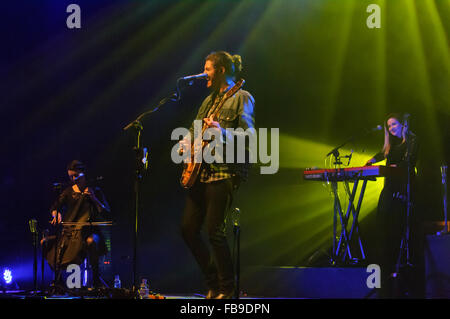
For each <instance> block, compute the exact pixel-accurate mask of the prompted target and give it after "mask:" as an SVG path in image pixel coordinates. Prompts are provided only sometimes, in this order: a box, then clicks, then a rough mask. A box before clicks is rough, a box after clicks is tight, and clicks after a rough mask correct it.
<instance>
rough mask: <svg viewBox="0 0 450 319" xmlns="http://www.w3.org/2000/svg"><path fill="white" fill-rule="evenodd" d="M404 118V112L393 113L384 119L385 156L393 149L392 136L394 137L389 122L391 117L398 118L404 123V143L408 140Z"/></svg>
mask: <svg viewBox="0 0 450 319" xmlns="http://www.w3.org/2000/svg"><path fill="white" fill-rule="evenodd" d="M403 118H404V116H403V115H402V114H399V113H391V114H389V115H388V116H387V117H386V119H385V121H384V146H383V153H384V157H385V158H386V157H387V155H388V154H389V151H390V150H391V145H392V138H393V135H392V134H391V133H389V129H388V124H387V122H388V121H389V119H396V120H397V121H398V122H399V123H400V124H401V125H402V143H405V141H406V136H405V133H406V132H405V123H404V120H403Z"/></svg>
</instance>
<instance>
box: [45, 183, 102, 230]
mask: <svg viewBox="0 0 450 319" xmlns="http://www.w3.org/2000/svg"><path fill="white" fill-rule="evenodd" d="M93 189H94V194H95V197H97V199H98V200H99V201H100V202H101V203H102V204H103V206H104V207H105V208H104V209H102V210H101V211H98V209H97V206H96V205H95V203H94V202H93V201H92V199H91V198H90V197H89V195H85V194H82V193H79V192H75V191H74V190H73V188H72V187H71V186H70V187H67V188H66V189H65V190H64V191H63V192H62V193H61V194H60V195H59V196H58V198H57V200H56V201H55V202H54V203H53V205H52V206H51V208H50V209H51V211H53V210H57V211H58V212H60V211H61V209H64V212H61V213H62V220H63V221H64V222H88V221H92V222H93V221H102V220H105V217H106V216H104V215H105V213H108V212H109V211H110V209H109V205H108V203H107V201H106V199H105V195H104V194H103V192H102V191H101V189H100V188H99V187H95V188H93Z"/></svg>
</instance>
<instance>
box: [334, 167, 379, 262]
mask: <svg viewBox="0 0 450 319" xmlns="http://www.w3.org/2000/svg"><path fill="white" fill-rule="evenodd" d="M358 175H359V174H358ZM358 175H356V176H355V177H354V179H353V182H354V184H353V189H352V191H351V192H350V186H349V180H344V181H343V182H344V188H345V191H346V193H347V194H348V196H349V203H348V206H347V211H346V214H345V216H344V215H343V211H342V206H341V203H340V199H339V195H338V191H337V189H338V184H337V183H338V181H337V180H332V181H331V187H332V192H333V195H334V215H333V254H332V263H333V265H337V264H341V263H342V264H348V263H354V261H355V259H354V258H353V257H354V256H353V255H352V249H351V244H350V243H351V240H352V238H356V240H357V242H358V246H359V252H360V255H361V261H364V260H365V259H366V255H365V253H364V248H363V245H362V242H361V236H360V234H359V222H358V217H359V212H360V210H361V204H362V200H363V198H364V192H365V190H366V186H367V181H368V180H369V178H361V177H360V176H358ZM371 179H372V180H373V178H371ZM360 180H363V183H362V187H361V192H360V194H359V198H358V203H357V206H356V209H355V205H354V202H355V197H356V192H357V190H358V184H359V181H360ZM337 216H339V218H340V222H341V235H340V237H339V240H338V239H337V236H336V233H337ZM350 217H353V220H352V224H351V227H350V229H349V230H348V226H349V221H350ZM355 236H356V237H355Z"/></svg>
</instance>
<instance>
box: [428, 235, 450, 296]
mask: <svg viewBox="0 0 450 319" xmlns="http://www.w3.org/2000/svg"><path fill="white" fill-rule="evenodd" d="M424 249H425V251H424V253H425V297H426V298H450V235H449V234H447V235H441V236H436V235H428V236H426V238H425V247H424Z"/></svg>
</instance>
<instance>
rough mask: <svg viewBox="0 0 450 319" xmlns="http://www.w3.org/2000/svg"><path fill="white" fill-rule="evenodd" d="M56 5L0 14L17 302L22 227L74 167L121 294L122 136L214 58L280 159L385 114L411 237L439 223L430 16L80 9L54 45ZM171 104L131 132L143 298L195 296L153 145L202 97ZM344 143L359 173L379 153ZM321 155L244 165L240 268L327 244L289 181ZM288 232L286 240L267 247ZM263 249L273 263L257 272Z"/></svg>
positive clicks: (6, 8) (439, 8)
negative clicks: (401, 148) (96, 216)
mask: <svg viewBox="0 0 450 319" xmlns="http://www.w3.org/2000/svg"><path fill="white" fill-rule="evenodd" d="M72 2H73V1H62V0H58V1H56V0H55V1H51V0H46V1H44V0H42V1H32V2H30V1H24V0H19V1H15V2H14V3H13V2H10V3H8V4H2V13H3V15H2V19H1V25H0V26H1V31H0V32H1V41H2V49H1V51H0V61H1V65H0V81H1V91H2V94H1V96H0V119H1V126H0V127H1V129H0V134H1V140H0V143H1V145H0V146H1V147H0V149H1V152H2V153H1V156H0V194H1V199H0V203H1V208H0V210H1V222H0V234H1V235H0V267H4V266H9V267H12V268H13V269H14V270H15V273H16V274H17V276H16V277H15V278H16V280H17V281H18V282H19V283H20V285H21V287H26V286H27V285H28V286H29V285H30V281H31V279H32V253H33V248H32V246H31V236H30V234H29V230H28V225H27V223H28V220H29V219H30V218H36V219H38V221H39V223H40V225H41V227H46V225H47V224H46V223H47V222H48V220H49V206H50V205H51V203H52V201H53V200H54V199H55V196H56V193H55V191H54V189H53V187H52V183H53V182H66V181H67V175H66V166H67V164H68V163H69V162H70V161H71V160H72V159H80V160H82V161H83V162H85V163H86V164H87V167H88V174H89V175H90V176H91V177H95V176H103V177H104V181H103V182H102V183H101V185H100V186H101V187H102V188H103V190H104V192H105V194H106V196H107V198H108V200H109V203H110V206H111V207H112V215H113V216H112V217H113V219H114V220H115V222H116V225H115V226H114V227H113V228H112V247H113V249H112V264H111V265H112V266H111V267H112V269H110V270H111V274H116V273H117V274H120V275H121V278H122V281H123V284H124V285H125V286H126V285H129V284H130V282H131V266H132V263H131V261H132V252H133V250H132V247H133V246H132V244H133V230H134V228H133V227H134V215H133V179H134V153H133V149H132V147H133V145H134V142H135V135H134V133H133V131H132V130H129V131H124V130H123V128H124V127H125V126H126V125H127V124H128V123H129V122H131V121H133V120H134V119H135V118H136V117H137V116H138V115H139V114H141V113H142V112H144V111H146V110H149V109H152V108H153V107H155V106H156V105H157V103H158V101H160V100H161V99H162V98H164V97H166V96H168V95H170V94H172V93H173V92H174V91H175V88H176V79H177V78H179V77H181V76H185V75H188V74H196V73H200V72H201V71H202V70H203V63H204V58H205V57H206V55H208V53H210V52H211V51H214V50H226V51H229V52H231V53H237V54H240V55H241V56H242V58H243V62H244V68H245V73H244V77H245V79H246V87H245V88H246V90H248V91H249V92H251V94H252V95H253V96H254V97H255V99H256V123H257V127H260V128H273V127H274V128H279V129H280V144H281V145H283V143H284V141H286V139H285V138H286V137H287V136H289V137H292V138H295V139H298V140H299V141H301V140H302V141H308V142H311V143H316V145H319V146H322V147H324V148H325V149H327V147H329V148H332V147H333V146H335V145H338V144H340V143H341V142H342V141H344V140H346V139H347V138H348V137H349V136H352V135H357V136H359V135H362V133H361V132H363V131H364V129H366V128H370V127H375V126H376V125H378V124H381V123H383V120H384V118H385V116H386V114H388V113H390V112H394V111H398V112H408V113H410V114H411V127H412V129H413V131H414V132H415V133H416V134H417V135H418V136H419V138H420V142H421V144H420V145H421V151H420V159H419V164H418V169H419V177H418V180H419V186H418V188H419V190H420V191H419V196H418V204H417V207H418V210H417V211H418V214H420V216H421V217H422V219H423V220H426V221H436V220H441V219H442V187H441V184H440V170H439V167H440V166H441V165H442V164H444V163H448V161H449V147H448V146H449V141H450V132H449V128H448V127H449V125H448V124H449V114H450V102H449V101H450V97H449V87H450V86H449V84H450V76H449V74H450V62H449V52H448V43H449V42H448V41H449V39H448V34H449V28H450V23H449V21H450V19H449V16H448V15H449V13H450V8H449V4H448V2H447V1H440V0H435V1H424V2H422V1H420V0H417V1H412V0H411V1H408V0H404V1H393V2H391V1H389V3H387V1H350V0H345V1H339V2H337V1H312V0H305V1H289V0H286V1H259V0H258V1H257V0H254V1H119V0H110V1H106V0H99V1H95V2H93V1H82V0H79V1H76V3H77V4H79V5H80V7H81V19H82V28H81V29H68V28H67V26H66V18H67V16H68V15H69V13H66V7H67V6H68V5H69V4H70V3H72ZM370 3H378V4H380V6H381V7H382V28H381V29H368V28H367V26H366V24H365V21H366V18H367V17H368V15H369V13H367V12H366V7H367V5H368V4H370ZM181 91H182V99H181V101H180V102H178V103H174V102H170V103H168V104H166V105H164V106H163V107H161V108H160V110H159V111H158V112H156V113H153V114H152V115H150V116H147V117H145V119H144V120H143V125H144V133H143V136H142V138H143V144H144V146H147V147H148V148H149V149H150V168H149V170H148V171H147V172H146V174H145V176H144V180H143V184H142V202H141V215H140V219H139V225H140V232H139V246H138V248H139V249H138V257H139V260H138V272H139V275H140V277H146V278H149V281H150V284H151V286H152V287H153V288H155V289H156V290H160V291H178V292H180V291H192V290H196V289H201V288H202V287H203V286H202V283H201V280H200V274H199V272H198V270H197V268H196V265H195V264H194V260H193V258H192V257H191V255H190V253H189V252H188V250H187V249H186V247H185V245H184V243H183V241H182V239H181V236H180V232H179V223H180V218H181V212H182V208H183V194H184V191H183V189H182V188H181V187H180V186H179V182H178V180H179V176H180V173H181V167H179V166H178V165H176V164H174V163H173V162H172V161H171V158H170V151H171V148H172V146H173V145H174V142H173V141H171V140H170V134H171V132H172V130H173V129H174V128H176V127H188V126H189V125H190V123H191V121H192V119H193V118H194V116H195V114H196V111H197V108H198V106H199V105H200V103H201V101H202V99H203V98H204V97H205V96H206V95H207V94H208V92H207V91H206V90H205V88H204V87H203V84H202V83H196V84H194V85H193V86H190V87H182V88H181ZM359 142H360V145H359V146H357V147H356V148H357V149H358V150H361V149H362V148H364V149H365V150H366V151H365V153H364V154H363V155H364V156H366V157H365V158H364V161H365V160H367V159H368V158H369V157H370V156H371V155H373V153H374V152H376V151H378V150H379V148H380V147H381V146H382V143H383V137H382V134H379V135H376V134H374V135H370V136H366V137H364V138H363V139H362V140H360V141H359ZM299 145H303V144H301V143H300V144H299ZM314 152H316V153H314ZM293 154H294V155H295V156H292V155H293ZM311 154H313V155H314V156H315V158H317V159H319V160H318V161H315V162H314V161H311V160H310V158H311ZM324 155H325V154H324V153H321V152H318V151H317V149H315V148H306V147H305V148H299V149H292V150H288V152H287V153H286V149H285V148H283V151H282V152H280V170H279V171H278V173H277V174H275V175H261V174H259V168H258V166H257V165H256V166H255V167H254V170H253V172H252V175H251V178H250V180H249V181H248V182H247V183H246V184H244V185H243V186H242V188H241V190H240V192H239V195H238V196H237V198H236V202H235V204H236V205H237V206H239V207H240V208H241V210H242V212H243V216H242V230H243V233H242V263H243V266H244V267H245V266H246V265H268V266H301V265H305V260H307V259H308V257H309V256H310V255H311V253H312V252H314V251H315V250H316V249H318V247H319V246H320V245H319V244H318V242H320V241H321V242H323V241H324V240H325V242H326V243H327V244H328V245H329V244H330V241H327V240H328V238H330V239H331V228H330V227H328V228H327V227H324V225H325V226H331V222H332V216H331V210H332V206H331V205H332V202H331V200H330V199H329V197H326V194H325V195H324V196H323V199H324V200H323V201H322V202H321V206H322V207H324V206H325V207H327V205H329V208H330V211H329V212H326V213H324V212H320V213H319V212H318V213H317V214H316V215H314V212H313V211H314V208H311V207H308V210H309V211H308V213H309V214H313V215H314V216H315V217H314V218H312V219H306V220H304V221H303V220H302V219H301V216H302V214H304V213H305V212H304V211H302V209H301V208H299V207H302V206H301V205H300V204H299V203H301V202H302V201H305V202H307V201H308V196H310V194H311V192H307V191H305V192H304V193H303V190H305V189H307V188H308V187H310V189H311V187H313V188H314V187H316V186H312V184H308V183H305V182H303V181H302V177H301V176H302V171H303V169H304V168H305V167H308V166H319V167H320V166H322V164H323V161H322V160H323V157H324ZM286 158H295V159H298V162H297V163H296V164H295V165H292V163H291V162H289V163H288V162H287V161H286V160H285V159H286ZM304 158H308V159H309V160H303V159H304ZM363 164H364V162H361V163H356V162H355V163H353V166H360V165H363ZM319 188H320V187H319ZM283 190H289V191H283ZM292 190H294V191H297V190H298V191H299V192H298V193H294V192H293V191H292ZM320 191H321V190H320V189H319V192H320ZM323 192H325V191H323ZM274 194H277V196H274ZM302 195H303V196H302ZM320 196H321V193H320V194H319V197H320ZM290 202H292V204H291V205H287V204H286V203H290ZM286 207H287V208H286ZM293 221H295V223H294V224H292V225H295V227H287V228H285V230H284V231H283V232H281V231H278V232H277V228H278V226H279V225H281V224H283V225H284V224H288V223H292V222H293ZM319 226H320V227H319ZM316 227H317V228H316ZM364 227H365V228H366V234H367V235H366V237H367V244H368V247H369V251H370V247H371V246H373V245H376V232H377V231H379V230H376V229H375V228H374V227H375V226H374V214H371V213H370V212H367V218H366V219H365V220H364V223H363V224H362V228H364ZM318 228H320V231H319V230H317V231H316V229H318ZM278 229H281V228H278ZM275 234H276V235H275ZM256 239H258V240H256ZM297 240H298V242H297ZM277 251H283V252H284V253H279V254H277V255H276V257H273V256H272V254H271V252H277ZM49 276H50V275H49ZM105 279H107V280H108V281H109V282H111V281H112V278H111V277H110V276H107V278H105Z"/></svg>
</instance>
